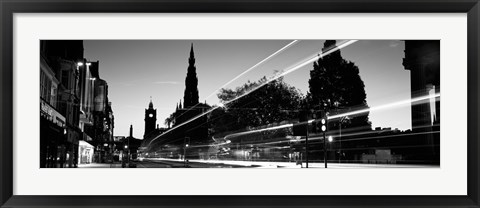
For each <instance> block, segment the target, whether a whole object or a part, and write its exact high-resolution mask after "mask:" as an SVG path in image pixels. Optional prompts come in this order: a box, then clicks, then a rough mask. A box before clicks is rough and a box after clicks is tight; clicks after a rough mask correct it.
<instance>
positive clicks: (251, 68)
mask: <svg viewBox="0 0 480 208" xmlns="http://www.w3.org/2000/svg"><path fill="white" fill-rule="evenodd" d="M298 42H299V40H294V41H292V42H290V43H289V44H287V45H286V46H284V47H283V48H281V49H280V50H278V51H276V52H275V53H273V54H272V55H270V56H268V57H267V58H265V59H263V60H261V61H260V62H258V63H256V64H255V65H253V66H252V67H250V68H249V69H247V70H245V71H244V72H242V73H241V74H239V75H237V76H236V77H235V78H233V79H232V80H230V81H228V82H227V83H225V84H224V85H222V86H221V87H219V88H218V89H217V90H215V91H214V92H212V93H211V94H210V95H209V96H207V97H206V98H205V99H208V98H210V97H211V96H213V95H215V93H216V92H218V91H219V90H220V89H222V88H224V87H226V86H227V85H229V84H231V83H232V82H234V81H235V80H237V79H238V78H240V77H242V76H243V75H245V74H246V73H248V72H250V71H252V70H253V69H255V68H257V67H258V66H260V65H262V64H263V63H265V62H266V61H268V60H270V59H272V58H273V57H275V56H277V55H278V54H279V53H281V52H283V51H284V50H286V49H288V48H290V47H291V46H293V45H294V44H296V43H298Z"/></svg>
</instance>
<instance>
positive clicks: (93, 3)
mask: <svg viewBox="0 0 480 208" xmlns="http://www.w3.org/2000/svg"><path fill="white" fill-rule="evenodd" d="M0 10H1V21H2V22H1V28H0V31H1V33H0V38H1V43H0V44H1V54H0V63H1V66H2V68H1V75H0V78H1V82H0V83H1V84H0V85H1V90H0V100H1V101H2V102H0V107H1V112H0V117H1V122H2V125H1V128H0V154H1V158H0V159H1V161H0V174H1V175H0V205H1V207H333V206H335V207H372V206H376V207H394V206H395V207H418V206H422V207H480V192H479V187H480V180H479V177H480V173H479V164H480V160H479V158H480V157H479V150H480V145H479V142H478V141H479V138H480V130H479V129H480V128H478V125H479V100H480V96H479V93H480V90H479V89H480V85H479V80H480V73H479V70H480V67H479V60H480V53H479V48H480V47H479V46H480V45H479V37H480V34H479V32H480V30H479V20H480V16H479V13H480V4H479V1H478V0H409V1H401V0H382V1H378V0H336V1H332V0H255V1H252V0H250V1H245V0H243V1H242V0H223V1H222V0H175V1H173V0H141V1H135V0H84V1H80V0H71V1H67V0H0ZM117 12H118V13H124V12H127V13H154V12H164V13H190V12H193V13H203V12H213V13H259V12H262V13H263V12H265V13H283V12H286V13H319V12H320V13H323V12H327V13H344V12H345V13H418V12H424V13H467V15H468V16H467V18H468V22H467V25H468V31H467V32H468V65H467V66H468V92H467V93H468V104H467V105H468V121H467V122H468V134H467V135H468V143H467V144H468V149H467V151H468V152H467V154H468V161H467V162H468V170H467V171H468V178H467V179H468V194H467V195H466V196H370V195H369V196H294V195H291V196H24V195H13V192H12V191H13V182H12V181H13V178H14V177H15V176H14V175H13V150H12V144H13V124H12V123H13V121H14V119H15V118H14V117H13V113H12V111H13V108H14V106H13V46H12V45H13V38H14V37H13V15H14V14H15V13H117Z"/></svg>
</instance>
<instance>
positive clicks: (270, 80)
mask: <svg viewBox="0 0 480 208" xmlns="http://www.w3.org/2000/svg"><path fill="white" fill-rule="evenodd" d="M355 42H357V40H348V41H346V42H343V43H341V44H339V45H338V46H337V47H334V48H332V49H330V50H327V51H326V52H321V54H319V55H318V56H320V57H324V56H327V55H329V54H331V53H333V52H335V51H338V50H340V49H342V48H345V47H346V46H349V45H351V44H353V43H355ZM318 56H314V57H313V58H310V59H308V60H307V61H305V62H303V63H300V64H298V65H296V66H294V67H291V68H289V69H287V70H282V73H281V74H279V75H276V76H274V77H273V78H271V79H269V80H267V81H266V82H265V83H263V84H261V85H259V86H257V87H255V88H254V89H252V90H250V91H248V92H246V93H244V94H243V95H240V96H238V97H236V98H234V99H232V100H229V101H227V102H225V103H223V105H227V104H228V103H231V102H233V101H235V100H238V99H239V98H241V97H244V96H246V95H248V94H250V93H252V92H253V91H255V90H257V89H259V88H260V87H263V86H264V85H266V84H268V83H270V82H272V81H274V80H276V79H278V78H280V77H282V76H285V75H287V74H289V73H291V72H293V71H295V70H297V69H299V68H301V67H304V66H305V65H307V64H310V63H312V62H314V61H316V60H318V58H319V57H318ZM219 107H220V106H216V107H213V108H211V109H209V110H208V111H206V112H204V113H201V114H199V115H198V116H195V117H194V118H192V119H190V120H188V121H185V122H183V123H181V124H179V125H177V126H176V127H174V128H171V129H169V130H167V131H165V132H164V133H163V134H166V133H168V132H171V131H173V130H174V129H176V128H178V127H180V126H183V125H185V124H187V123H190V122H192V121H193V120H195V119H198V118H200V117H202V116H204V115H207V114H209V113H210V112H212V111H214V110H216V109H218V108H219ZM163 134H161V135H163ZM159 137H160V135H158V136H156V137H155V138H153V139H152V140H151V141H150V142H149V143H148V145H147V146H150V145H151V144H152V142H153V141H155V140H157V139H158V138H159Z"/></svg>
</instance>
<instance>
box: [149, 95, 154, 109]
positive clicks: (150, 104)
mask: <svg viewBox="0 0 480 208" xmlns="http://www.w3.org/2000/svg"><path fill="white" fill-rule="evenodd" d="M148 109H153V102H152V96H150V103H149V104H148Z"/></svg>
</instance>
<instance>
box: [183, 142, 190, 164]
mask: <svg viewBox="0 0 480 208" xmlns="http://www.w3.org/2000/svg"><path fill="white" fill-rule="evenodd" d="M187 140H188V142H187ZM189 143H190V137H185V138H183V144H184V147H183V163H184V165H185V167H186V166H187V148H188V145H189Z"/></svg>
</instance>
